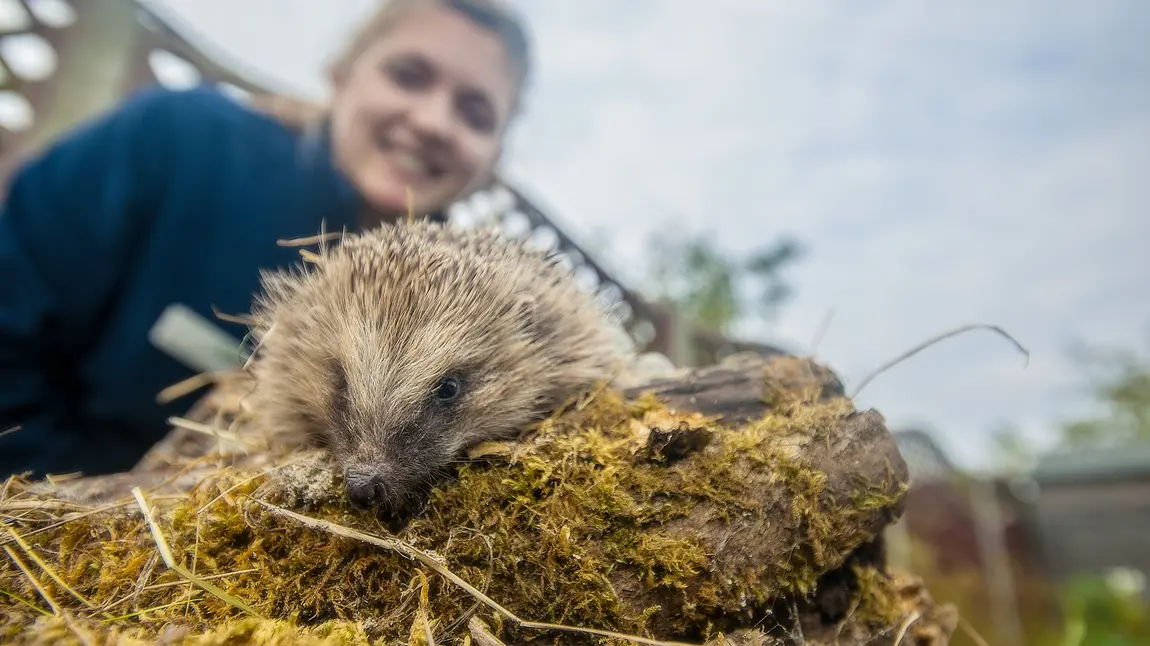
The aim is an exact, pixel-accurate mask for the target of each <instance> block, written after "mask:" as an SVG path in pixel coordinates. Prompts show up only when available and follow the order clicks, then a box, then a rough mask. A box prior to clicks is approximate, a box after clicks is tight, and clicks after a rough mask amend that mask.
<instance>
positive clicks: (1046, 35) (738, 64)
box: [162, 0, 1150, 464]
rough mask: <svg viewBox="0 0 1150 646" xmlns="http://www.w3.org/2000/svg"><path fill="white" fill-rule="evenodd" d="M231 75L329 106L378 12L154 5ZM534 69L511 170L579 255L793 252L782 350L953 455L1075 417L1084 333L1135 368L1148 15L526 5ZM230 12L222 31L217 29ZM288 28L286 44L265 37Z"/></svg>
mask: <svg viewBox="0 0 1150 646" xmlns="http://www.w3.org/2000/svg"><path fill="white" fill-rule="evenodd" d="M162 4H164V5H167V6H169V7H171V8H173V9H174V10H176V11H178V12H179V13H180V14H181V15H183V16H186V17H187V18H188V19H189V20H190V21H191V22H192V24H193V25H195V26H196V27H197V28H199V29H200V30H201V31H204V32H205V33H207V34H210V35H211V36H212V37H213V38H214V39H215V40H217V41H218V43H219V45H220V46H222V47H224V48H226V50H228V51H229V52H230V53H232V54H233V55H235V56H238V57H240V58H242V59H243V60H244V61H246V62H248V63H250V64H252V65H254V66H256V67H257V68H260V69H263V70H266V71H267V72H268V73H270V74H272V75H274V76H276V77H279V78H282V79H284V80H286V81H290V82H291V83H292V84H293V85H296V86H298V87H304V88H307V89H308V90H309V91H314V92H322V88H323V85H322V82H321V76H320V71H321V65H322V63H323V61H324V60H325V59H326V57H327V56H328V54H329V53H330V51H331V50H332V48H334V47H335V45H336V44H337V43H338V39H339V38H340V37H341V36H342V35H343V33H344V32H345V30H346V29H347V28H349V27H350V24H351V21H352V20H353V19H354V18H355V17H356V16H357V14H358V13H359V12H362V11H364V10H365V9H366V8H367V7H368V6H369V5H370V3H368V2H366V0H344V1H343V2H331V3H325V4H322V5H321V4H317V3H311V2H302V1H297V2H293V3H286V4H285V2H284V1H283V0H259V1H258V2H257V1H255V0H252V1H250V2H248V3H245V5H244V7H245V12H244V13H242V14H237V13H235V9H233V8H234V7H236V6H237V5H235V4H234V3H224V2H221V1H219V0H196V1H195V2H191V0H178V1H177V0H166V1H165V2H163V3H162ZM519 5H520V6H521V7H523V8H524V11H525V12H526V13H527V15H528V16H529V17H530V19H531V21H532V25H533V29H534V32H535V36H536V38H535V40H536V45H537V48H538V51H539V54H538V59H539V71H538V75H537V79H536V83H535V85H534V87H533V94H532V95H531V96H530V97H529V112H528V114H527V115H526V117H525V120H524V121H523V122H522V123H521V124H519V127H518V128H517V130H516V132H515V137H514V140H513V146H512V155H511V159H510V168H511V169H512V170H513V171H514V175H515V176H517V177H521V178H522V179H523V180H524V181H525V182H526V183H527V186H528V188H530V189H531V191H532V192H533V193H537V194H539V195H540V196H541V197H542V199H543V201H544V202H545V203H547V204H549V205H552V206H553V207H554V208H555V209H556V211H557V215H558V216H559V217H560V219H561V221H562V222H563V223H566V224H569V225H570V227H571V228H572V229H574V232H575V233H576V234H590V233H591V232H593V231H596V230H603V231H606V232H608V233H609V234H610V235H611V236H612V238H613V239H614V240H613V241H614V245H613V246H614V248H615V250H616V251H617V252H618V255H617V256H616V257H613V258H610V259H607V260H608V261H609V262H608V264H609V265H610V266H613V267H618V268H620V273H621V274H623V275H624V276H630V275H633V274H634V267H635V266H637V265H638V264H641V261H642V259H643V257H644V253H645V250H644V249H643V243H644V241H645V239H646V235H647V233H648V232H650V231H652V230H655V229H657V228H660V227H664V226H666V222H667V221H668V220H678V221H682V222H685V223H687V224H688V225H689V226H690V227H691V228H695V229H702V228H713V229H715V230H717V232H718V233H719V236H720V239H721V240H722V241H723V242H724V243H726V244H728V245H729V246H731V247H732V248H733V249H736V250H746V249H748V248H750V247H751V246H753V245H757V244H761V243H766V242H769V241H770V240H772V239H773V238H774V237H775V236H776V235H778V234H779V233H782V232H787V233H790V232H794V233H796V234H798V235H799V236H801V237H802V238H803V240H804V242H806V243H807V245H808V246H809V248H810V253H809V254H808V255H807V256H806V257H805V258H804V260H803V262H802V264H801V265H799V266H798V267H796V268H795V269H794V270H793V271H791V272H790V275H791V277H792V278H793V279H794V283H795V285H796V287H797V298H796V300H795V301H794V302H793V304H792V305H791V307H790V308H789V309H788V310H787V311H786V314H785V316H784V318H783V320H782V321H781V322H780V325H779V326H778V329H777V330H776V332H777V334H778V335H779V336H780V337H781V338H783V339H786V340H788V341H793V342H795V343H798V344H805V343H807V342H808V341H809V339H810V338H811V337H812V336H813V335H814V334H815V332H816V329H817V328H818V326H819V325H820V324H821V322H822V320H823V318H824V316H825V315H826V313H827V311H828V309H832V308H833V309H834V310H835V319H834V321H833V322H832V326H831V328H830V330H829V332H828V334H827V336H826V338H825V340H824V342H823V344H822V345H821V347H820V350H819V352H820V356H821V357H823V358H824V360H826V361H828V362H829V363H830V364H831V365H832V366H833V367H834V368H836V369H837V370H839V371H841V372H842V373H843V375H844V376H845V377H848V378H849V379H850V380H852V381H854V382H857V380H858V379H859V378H861V377H862V375H863V374H865V373H866V372H867V371H869V370H870V369H872V368H874V367H876V366H877V365H879V364H881V363H882V362H884V361H886V360H887V359H889V358H891V357H893V356H895V355H897V354H899V353H900V352H902V351H903V350H905V349H907V348H909V347H910V346H913V345H914V344H916V343H918V342H919V341H921V340H923V339H925V338H927V337H929V336H932V335H934V334H937V333H939V332H941V331H943V330H946V329H948V328H952V327H955V326H957V325H961V324H964V323H969V322H988V323H995V324H1000V325H1002V326H1004V327H1005V328H1006V329H1007V330H1008V331H1010V332H1012V333H1014V334H1016V335H1017V336H1018V337H1020V340H1022V341H1023V343H1025V344H1026V345H1027V346H1028V347H1029V348H1030V349H1031V351H1032V352H1033V353H1034V356H1033V358H1032V361H1031V364H1030V366H1029V367H1028V368H1026V369H1025V370H1024V369H1023V367H1022V366H1023V362H1022V358H1021V357H1020V356H1018V355H1017V354H1015V353H1014V351H1013V350H1012V349H1011V348H1010V346H1009V344H1007V343H1006V342H1004V341H1003V340H1001V339H997V338H995V337H993V336H992V335H990V334H989V333H986V332H976V333H972V334H970V335H968V336H964V337H960V338H957V339H952V340H950V341H948V342H947V343H946V344H944V345H942V346H938V347H935V348H931V349H929V350H927V351H925V352H923V353H922V354H921V355H919V356H916V357H915V358H913V359H911V360H910V361H909V362H907V363H906V364H903V365H902V366H899V367H898V368H896V369H894V370H893V371H891V372H890V373H888V374H886V375H884V376H882V377H880V378H879V379H878V380H876V381H875V382H874V383H873V384H872V385H871V386H869V387H868V389H867V391H866V392H865V393H864V396H863V398H862V401H861V402H860V403H861V404H862V405H865V406H875V407H877V408H879V409H880V410H881V411H882V412H883V413H884V414H885V415H886V416H887V418H888V421H889V422H890V423H891V425H892V426H897V425H900V424H902V423H904V422H908V423H909V422H912V421H921V422H923V423H925V424H929V425H930V426H931V427H933V428H934V429H936V430H937V431H938V433H939V434H940V438H941V439H942V441H943V442H944V444H945V446H946V447H947V448H948V450H952V451H953V452H955V453H956V454H957V455H956V457H957V458H958V459H959V461H960V462H963V463H967V464H969V463H972V462H973V461H975V460H977V459H979V458H982V457H985V451H986V443H985V439H986V437H987V436H988V433H989V432H990V430H992V428H993V426H994V425H995V424H997V423H998V422H1000V421H1006V420H1013V421H1018V422H1020V423H1022V424H1023V425H1024V426H1025V427H1026V428H1027V430H1028V431H1029V432H1030V433H1032V434H1033V435H1034V436H1036V437H1042V436H1045V435H1046V434H1047V428H1048V427H1049V425H1050V424H1051V423H1053V422H1054V421H1055V420H1056V419H1057V418H1058V417H1059V416H1060V415H1063V414H1065V413H1066V412H1068V411H1073V410H1077V409H1079V408H1081V406H1082V403H1081V400H1076V399H1073V398H1072V397H1070V396H1069V395H1068V394H1067V389H1068V388H1070V387H1071V386H1074V385H1076V384H1077V383H1078V382H1077V378H1076V375H1075V374H1074V368H1073V366H1071V365H1070V364H1068V363H1067V362H1066V360H1065V358H1064V357H1063V356H1062V352H1063V349H1064V347H1065V345H1066V344H1067V343H1069V342H1071V341H1073V340H1076V339H1084V340H1088V341H1092V342H1099V343H1107V344H1128V345H1137V346H1139V347H1141V345H1142V343H1143V337H1144V333H1145V330H1146V323H1147V321H1150V299H1148V298H1147V296H1148V295H1150V271H1147V270H1148V269H1150V261H1147V260H1146V259H1145V258H1144V256H1143V249H1144V248H1145V246H1146V242H1145V241H1147V240H1150V218H1147V212H1148V211H1150V183H1147V182H1146V181H1145V180H1144V177H1143V176H1144V174H1145V169H1146V168H1148V167H1150V63H1148V62H1147V59H1146V57H1145V56H1144V55H1143V53H1142V50H1141V49H1140V48H1141V47H1142V46H1141V45H1138V43H1141V42H1142V41H1143V40H1144V37H1145V34H1146V31H1147V28H1148V26H1150V5H1147V4H1146V3H1144V2H1142V1H1141V0H1094V1H1092V2H1077V3H1075V2H1069V1H1068V0H1067V1H1061V2H1054V3H1051V2H1048V1H1043V2H1039V1H1038V0H1013V1H1012V2H1009V3H1002V2H998V1H997V0H993V1H992V0H971V1H967V2H962V3H954V2H941V1H940V2H930V3H924V2H921V1H916V0H890V1H888V2H883V3H866V6H865V7H864V6H861V5H860V4H858V3H855V2H852V1H849V0H844V1H840V2H830V1H826V2H801V3H795V2H782V1H781V0H778V1H770V2H768V1H765V0H745V1H742V2H736V1H735V0H723V1H714V2H711V3H707V4H706V5H703V4H701V3H698V2H688V1H687V0H643V1H639V0H636V1H635V2H627V3H619V2H607V1H606V0H581V1H580V2H546V3H543V2H530V3H529V2H526V1H523V2H520V3H519ZM229 10H231V12H232V13H230V14H229V13H225V12H227V11H229ZM273 17H274V18H275V20H276V21H279V22H280V26H278V27H277V28H275V29H274V30H273V29H271V28H270V27H269V25H270V24H271V22H270V19H271V18H273Z"/></svg>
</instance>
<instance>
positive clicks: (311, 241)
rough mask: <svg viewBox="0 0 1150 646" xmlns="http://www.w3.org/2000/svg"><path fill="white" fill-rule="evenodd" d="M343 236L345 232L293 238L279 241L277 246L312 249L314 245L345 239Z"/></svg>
mask: <svg viewBox="0 0 1150 646" xmlns="http://www.w3.org/2000/svg"><path fill="white" fill-rule="evenodd" d="M343 235H344V234H343V232H340V233H334V232H333V233H321V234H318V235H314V236H308V237H306V238H291V239H288V240H277V241H276V244H277V245H279V246H281V247H310V246H312V245H315V244H320V243H322V242H328V241H331V240H339V239H340V238H342V237H343Z"/></svg>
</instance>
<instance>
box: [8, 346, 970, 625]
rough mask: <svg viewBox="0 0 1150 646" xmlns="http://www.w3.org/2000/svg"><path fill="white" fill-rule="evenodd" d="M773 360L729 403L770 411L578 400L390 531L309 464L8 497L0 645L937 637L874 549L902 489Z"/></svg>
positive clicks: (485, 449) (846, 417)
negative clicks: (750, 402) (731, 414)
mask: <svg viewBox="0 0 1150 646" xmlns="http://www.w3.org/2000/svg"><path fill="white" fill-rule="evenodd" d="M780 361H782V360H776V361H775V362H773V363H772V364H770V365H769V366H768V367H767V369H765V370H764V368H763V367H762V366H760V367H759V368H758V369H757V370H758V372H756V373H754V374H756V375H758V376H759V381H760V382H761V384H760V387H761V390H760V392H758V393H757V394H756V393H749V395H750V396H751V397H752V398H755V397H759V398H760V399H761V397H763V396H764V394H769V399H770V402H769V403H770V404H771V406H769V407H768V406H766V405H765V404H764V406H763V410H762V414H761V415H759V416H757V417H755V418H753V419H749V420H746V421H742V422H740V423H738V424H733V425H732V424H723V423H721V422H720V421H717V420H716V419H714V418H711V417H704V416H703V415H700V414H698V413H695V412H687V411H674V410H671V409H669V408H667V407H666V406H665V405H664V404H663V403H661V401H660V400H659V399H658V398H656V397H654V396H650V395H648V396H624V395H623V394H621V393H617V392H613V391H604V392H600V393H598V394H597V395H596V396H595V397H594V398H593V399H591V400H590V401H588V402H583V403H581V404H580V405H578V406H576V407H575V408H573V409H571V410H568V411H566V412H564V413H563V414H562V415H558V416H556V417H554V418H552V419H549V420H546V421H545V422H544V423H542V424H540V425H539V427H538V428H537V429H535V430H534V431H533V432H532V433H530V434H529V435H527V436H526V437H525V438H523V439H522V440H521V441H518V442H515V443H507V444H501V445H488V446H482V447H477V449H476V451H475V452H474V456H473V457H474V458H476V459H475V460H474V461H473V462H470V463H467V464H464V465H461V467H460V469H459V471H458V474H457V476H456V477H455V478H454V479H453V481H451V482H447V483H444V484H442V485H440V486H439V487H437V488H436V489H435V490H434V491H433V492H432V494H431V496H430V499H429V501H428V502H427V505H426V507H425V508H423V509H422V510H420V512H419V513H417V514H416V515H415V516H414V517H413V518H411V519H409V520H408V521H407V522H405V523H404V524H402V526H399V525H396V524H395V523H394V522H393V521H389V520H388V519H382V518H377V517H376V516H374V515H372V514H371V513H368V512H363V511H360V510H357V509H354V508H352V507H351V506H350V505H348V504H347V503H345V502H344V499H343V497H342V495H341V493H340V492H341V489H340V486H339V484H340V483H339V478H338V476H337V475H336V474H335V473H333V472H332V471H331V470H330V469H329V468H328V464H327V462H326V460H325V458H324V455H323V454H322V453H314V454H303V453H299V452H293V453H292V454H291V455H276V454H275V453H274V452H271V453H270V454H265V455H264V456H263V457H264V458H265V459H266V458H269V457H270V458H274V461H275V462H276V464H272V465H271V466H267V464H266V463H260V462H254V461H248V462H246V463H243V464H240V465H238V466H229V467H222V466H220V465H219V464H218V463H216V464H212V459H213V456H211V455H209V456H207V459H206V460H205V459H204V458H200V459H198V460H193V461H189V462H188V463H187V464H183V465H174V466H172V467H171V468H170V469H169V470H167V471H165V472H164V473H162V474H159V476H157V475H156V474H137V475H134V476H128V477H127V481H129V482H130V484H135V485H137V488H136V489H135V491H134V492H133V493H126V492H124V491H123V489H125V488H130V487H120V486H118V485H119V483H122V482H123V481H124V479H121V480H118V481H115V480H114V481H111V484H108V483H107V482H105V483H104V489H101V491H103V493H102V494H99V495H97V494H95V493H93V492H94V491H96V489H93V486H94V485H92V484H91V483H84V484H82V485H80V486H77V485H76V484H75V483H68V482H63V483H59V484H57V485H55V486H45V485H44V484H43V483H26V482H22V481H19V480H16V479H12V480H10V481H9V482H8V483H7V484H6V485H5V487H4V489H3V491H2V493H0V496H2V498H0V514H2V515H3V516H2V518H3V535H2V536H0V544H2V545H3V549H4V550H5V552H6V554H4V555H3V556H2V557H0V613H2V615H3V624H2V627H0V637H3V639H4V641H5V642H7V641H10V640H11V641H15V642H16V643H67V642H69V641H70V642H72V643H195V644H239V643H256V644H361V643H363V644H366V643H426V642H427V633H428V632H430V635H431V637H432V641H434V642H435V643H440V644H443V643H463V642H471V641H476V642H485V640H489V639H496V638H499V639H503V640H506V641H508V642H513V643H524V642H527V641H532V642H545V643H556V642H565V643H590V642H592V641H595V640H601V639H608V638H605V637H603V636H602V634H598V635H591V634H586V633H579V632H574V631H571V630H564V629H558V628H545V627H541V626H527V627H525V626H522V625H519V622H518V620H523V621H528V622H547V623H550V624H563V625H565V626H569V627H581V628H589V629H597V630H600V631H613V632H616V633H625V634H628V635H634V636H640V637H645V638H647V639H653V640H664V641H667V640H675V641H691V642H696V643H701V642H704V641H711V642H715V643H718V642H721V641H722V640H724V639H737V640H741V641H738V643H775V642H774V641H773V640H775V639H782V638H784V637H789V638H791V639H792V640H793V641H794V640H795V638H796V637H797V636H799V635H801V636H802V638H801V640H798V641H805V642H808V643H817V642H819V641H824V640H825V641H826V642H827V643H834V642H836V641H837V642H838V643H844V644H845V643H863V642H866V641H869V640H874V639H877V640H878V641H877V642H871V643H883V642H884V641H885V642H887V643H894V641H895V640H896V639H902V643H904V644H907V643H916V642H915V641H913V640H912V638H915V637H916V636H917V637H918V638H921V639H922V640H923V641H920V642H918V643H945V638H946V636H947V635H948V634H949V630H948V629H947V621H944V620H945V618H946V615H945V613H942V614H940V612H941V611H939V610H938V609H936V608H934V606H933V604H931V603H930V600H929V597H928V596H926V595H925V592H924V591H922V590H921V589H918V588H915V587H914V586H913V583H912V582H909V581H908V580H905V579H904V578H900V577H897V576H894V575H891V574H889V573H886V572H885V571H884V568H883V566H882V559H881V553H880V552H878V551H877V549H876V545H877V543H876V540H875V539H876V537H877V536H878V535H879V533H880V532H881V530H882V528H883V527H885V526H886V525H887V524H889V523H890V522H891V521H892V520H893V519H894V518H895V517H896V516H897V514H898V513H899V512H900V509H901V498H902V493H903V490H904V488H905V477H906V475H905V465H904V464H902V463H901V458H898V455H897V449H892V447H893V442H892V441H891V439H890V437H889V434H887V433H886V430H885V428H884V427H883V426H882V422H881V418H880V417H879V416H878V415H877V414H874V413H864V412H858V411H855V410H854V409H853V407H852V405H851V404H850V402H849V401H848V400H846V399H845V398H843V397H841V396H830V397H826V396H822V395H820V394H819V393H820V392H822V391H821V390H820V389H819V388H814V389H812V388H810V385H811V384H810V383H809V382H803V381H802V380H798V381H795V380H794V379H793V378H790V377H788V378H787V379H782V378H780V377H779V375H781V374H784V373H786V374H788V375H791V377H793V374H794V368H795V366H796V365H800V364H796V363H795V360H786V361H788V362H790V363H780ZM743 370H744V374H745V368H744V369H743ZM240 432H241V433H243V434H247V435H252V434H258V433H259V429H258V428H256V427H250V428H246V429H242V428H241V429H240ZM892 451H893V453H892ZM892 456H893V459H892ZM215 457H216V458H218V456H215ZM161 479H162V481H161ZM118 489H119V492H118V494H116V495H112V494H109V493H108V492H109V491H111V492H115V491H117V490H118ZM145 508H147V509H148V510H149V511H150V514H149V515H145V514H144V513H143V510H144V509H145ZM293 513H294V514H296V515H292V514H293ZM340 528H346V529H340ZM354 532H362V533H363V534H366V535H368V536H373V537H378V538H379V539H382V541H381V540H378V539H377V540H375V541H374V542H369V540H365V539H364V538H363V537H360V536H357V535H356V534H355V533H354ZM393 539H398V540H400V541H402V542H403V543H402V545H398V546H397V545H395V544H393V543H389V541H392V540H393ZM876 554H877V555H876ZM495 604H500V606H501V607H498V606H496V605H495ZM478 618H482V621H483V622H485V623H486V625H488V626H489V627H490V633H486V632H483V631H481V630H480V624H479V623H477V621H478ZM904 624H905V627H904ZM746 629H756V630H754V632H750V633H748V632H745V631H746ZM477 631H479V632H477ZM739 631H743V632H741V633H740V632H739ZM724 634H726V635H728V636H727V637H723V636H722V635H724ZM732 634H738V635H739V636H738V637H737V638H732V637H730V635H732ZM486 643H494V642H490V641H486ZM616 643H624V642H623V641H618V640H616Z"/></svg>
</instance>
